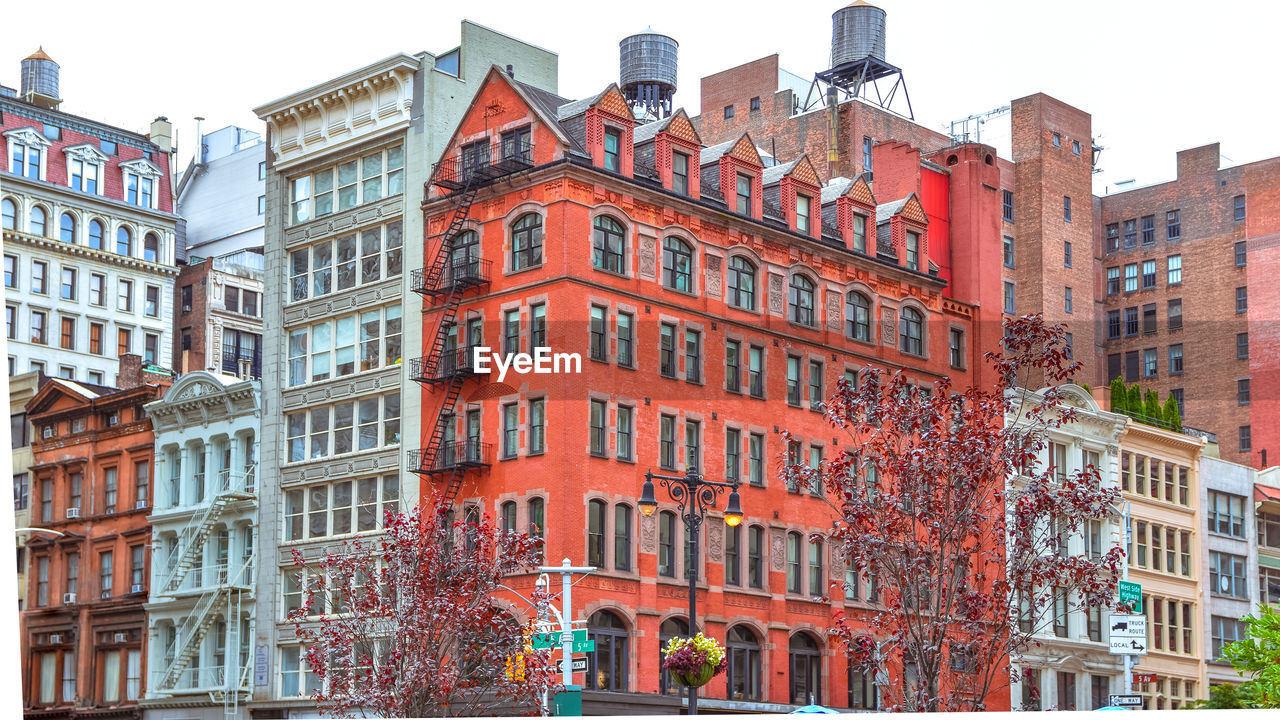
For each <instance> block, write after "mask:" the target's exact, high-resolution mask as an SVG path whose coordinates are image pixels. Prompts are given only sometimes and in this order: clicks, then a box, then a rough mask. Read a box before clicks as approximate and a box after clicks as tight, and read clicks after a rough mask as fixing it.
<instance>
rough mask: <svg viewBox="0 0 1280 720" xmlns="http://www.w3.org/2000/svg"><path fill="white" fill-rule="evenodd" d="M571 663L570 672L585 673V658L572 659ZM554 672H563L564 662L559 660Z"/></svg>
mask: <svg viewBox="0 0 1280 720" xmlns="http://www.w3.org/2000/svg"><path fill="white" fill-rule="evenodd" d="M572 662H573V667H572V668H571V670H570V672H576V673H580V672H586V671H587V659H586V658H584V657H576V658H572ZM556 672H560V673H563V672H564V660H561V661H560V662H558V663H556Z"/></svg>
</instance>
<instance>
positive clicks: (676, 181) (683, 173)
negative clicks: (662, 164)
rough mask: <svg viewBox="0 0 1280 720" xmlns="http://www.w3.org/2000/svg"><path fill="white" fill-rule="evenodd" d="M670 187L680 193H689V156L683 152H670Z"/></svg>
mask: <svg viewBox="0 0 1280 720" xmlns="http://www.w3.org/2000/svg"><path fill="white" fill-rule="evenodd" d="M671 189H672V190H673V191H675V192H677V193H680V194H681V195H688V194H689V156H688V155H686V154H685V153H682V152H676V151H672V153H671Z"/></svg>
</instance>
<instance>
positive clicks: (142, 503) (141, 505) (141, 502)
mask: <svg viewBox="0 0 1280 720" xmlns="http://www.w3.org/2000/svg"><path fill="white" fill-rule="evenodd" d="M146 506H147V501H146V500H139V501H138V502H137V503H135V504H134V507H135V508H137V509H139V510H140V509H142V508H144V507H146Z"/></svg>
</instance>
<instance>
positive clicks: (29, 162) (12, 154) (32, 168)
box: [4, 127, 49, 180]
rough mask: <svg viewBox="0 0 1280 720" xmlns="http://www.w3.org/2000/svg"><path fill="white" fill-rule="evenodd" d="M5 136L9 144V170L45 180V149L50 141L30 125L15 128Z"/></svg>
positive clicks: (19, 174)
mask: <svg viewBox="0 0 1280 720" xmlns="http://www.w3.org/2000/svg"><path fill="white" fill-rule="evenodd" d="M4 136H5V139H6V140H7V141H8V144H9V172H11V173H13V174H14V175H18V176H21V177H28V178H31V179H32V180H43V179H44V170H45V159H46V158H45V150H46V149H47V148H48V147H49V141H48V140H47V139H45V137H44V136H43V135H41V134H40V133H38V132H36V131H35V130H33V129H31V128H29V127H21V128H15V129H13V130H10V131H8V132H6V133H5V134H4Z"/></svg>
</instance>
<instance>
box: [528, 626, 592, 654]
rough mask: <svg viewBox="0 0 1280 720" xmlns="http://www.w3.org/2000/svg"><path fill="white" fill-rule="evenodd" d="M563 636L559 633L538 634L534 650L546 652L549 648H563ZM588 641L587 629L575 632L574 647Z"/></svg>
mask: <svg viewBox="0 0 1280 720" xmlns="http://www.w3.org/2000/svg"><path fill="white" fill-rule="evenodd" d="M561 635H562V633H558V632H551V633H538V634H537V635H534V636H533V649H534V650H546V649H547V648H558V647H562V646H563V645H564V639H563V638H562V637H561ZM586 641H587V631H586V630H585V629H583V630H574V631H573V642H574V643H575V645H574V647H577V645H576V643H578V642H586ZM574 652H578V651H577V650H574Z"/></svg>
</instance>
